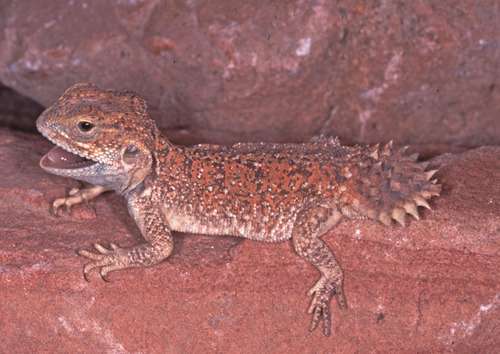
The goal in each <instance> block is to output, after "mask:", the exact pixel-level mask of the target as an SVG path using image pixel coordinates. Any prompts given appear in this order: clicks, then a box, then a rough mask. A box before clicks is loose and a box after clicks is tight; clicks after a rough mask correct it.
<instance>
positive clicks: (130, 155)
mask: <svg viewBox="0 0 500 354" xmlns="http://www.w3.org/2000/svg"><path fill="white" fill-rule="evenodd" d="M141 155H144V154H142V153H141V151H140V150H139V148H138V147H137V146H136V145H133V144H130V145H128V146H127V147H126V148H125V149H124V150H123V153H122V161H123V162H124V164H125V165H135V164H136V163H137V162H138V160H140V158H141Z"/></svg>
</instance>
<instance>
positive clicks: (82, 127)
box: [78, 120, 94, 133]
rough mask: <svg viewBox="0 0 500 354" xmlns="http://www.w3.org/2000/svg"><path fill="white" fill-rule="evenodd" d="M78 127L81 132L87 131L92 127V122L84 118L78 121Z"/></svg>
mask: <svg viewBox="0 0 500 354" xmlns="http://www.w3.org/2000/svg"><path fill="white" fill-rule="evenodd" d="M78 129H80V130H81V131H82V132H84V133H87V132H89V131H91V130H92V129H94V124H92V123H90V122H87V121H85V120H82V121H80V122H78Z"/></svg>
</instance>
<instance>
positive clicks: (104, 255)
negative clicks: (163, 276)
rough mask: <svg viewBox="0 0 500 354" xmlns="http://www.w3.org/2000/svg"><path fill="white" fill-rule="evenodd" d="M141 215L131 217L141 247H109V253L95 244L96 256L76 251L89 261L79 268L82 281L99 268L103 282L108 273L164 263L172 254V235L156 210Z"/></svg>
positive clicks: (146, 210) (145, 208)
mask: <svg viewBox="0 0 500 354" xmlns="http://www.w3.org/2000/svg"><path fill="white" fill-rule="evenodd" d="M141 210H143V212H141V213H139V212H137V213H132V214H133V216H134V217H135V219H136V223H137V224H138V226H139V229H140V230H141V232H142V235H143V237H144V239H145V240H146V241H145V242H144V243H142V244H139V245H137V246H134V247H131V248H121V247H118V246H117V245H115V244H113V243H111V244H110V249H107V248H105V247H103V246H102V245H100V244H98V243H96V244H95V245H94V247H95V249H96V250H97V251H98V253H93V252H89V251H87V250H80V251H78V254H79V255H80V256H83V257H86V258H89V259H90V260H91V262H90V263H88V264H86V265H85V266H84V268H83V274H84V277H85V279H88V274H89V272H90V271H92V270H93V269H96V268H100V270H99V274H100V275H101V277H102V278H103V279H104V280H107V279H106V275H107V274H108V273H109V272H112V271H115V270H120V269H125V268H132V267H148V266H152V265H155V264H157V263H159V262H161V261H162V260H164V259H166V258H167V257H168V256H169V255H170V254H171V253H172V250H173V247H174V243H173V239H172V233H171V231H170V229H169V228H168V225H167V223H166V222H165V220H164V217H163V215H162V213H161V211H160V209H159V208H155V207H154V206H153V207H144V208H141Z"/></svg>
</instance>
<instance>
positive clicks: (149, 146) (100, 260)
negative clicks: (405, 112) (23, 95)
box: [37, 84, 441, 335]
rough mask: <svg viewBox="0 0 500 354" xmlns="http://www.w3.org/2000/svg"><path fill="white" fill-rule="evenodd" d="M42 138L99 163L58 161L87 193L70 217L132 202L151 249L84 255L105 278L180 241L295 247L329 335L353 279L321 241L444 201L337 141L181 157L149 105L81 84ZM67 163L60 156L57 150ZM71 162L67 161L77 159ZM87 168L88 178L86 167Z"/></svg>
mask: <svg viewBox="0 0 500 354" xmlns="http://www.w3.org/2000/svg"><path fill="white" fill-rule="evenodd" d="M37 127H38V129H39V131H40V132H41V133H42V134H43V135H44V136H46V137H47V138H48V139H50V140H51V141H52V142H54V143H55V144H57V145H58V146H59V147H61V148H63V149H64V150H66V151H70V152H72V153H73V154H77V155H79V156H82V157H85V158H87V159H89V160H92V161H93V162H95V163H92V162H89V161H83V162H82V161H77V162H78V163H79V164H82V165H78V164H77V163H76V162H75V163H74V165H73V166H70V167H71V168H70V167H68V166H64V164H63V162H64V161H63V160H65V159H66V158H64V159H60V160H61V161H59V163H57V162H56V163H54V161H53V160H57V158H56V157H54V156H56V155H55V154H52V155H51V153H49V154H47V155H46V157H44V158H43V159H42V161H41V166H42V167H43V168H44V169H46V170H47V171H48V172H51V173H54V174H58V175H62V176H67V177H71V178H75V179H79V180H82V181H86V182H89V183H91V184H93V185H94V187H92V188H89V189H85V190H82V191H78V190H75V191H73V192H72V195H70V196H69V197H66V198H59V199H57V200H56V201H55V202H54V205H53V206H54V208H55V209H58V208H59V207H61V206H67V207H70V206H71V205H74V204H77V203H80V202H82V201H84V200H90V199H92V198H95V197H97V196H98V195H99V194H101V193H103V192H104V191H106V190H115V191H116V192H118V193H120V194H122V195H123V196H124V197H125V199H126V200H127V203H128V208H129V211H130V214H131V216H132V217H133V218H134V219H135V221H136V223H137V225H138V227H139V229H140V230H141V233H142V235H143V236H144V239H145V242H144V243H142V244H139V245H137V246H135V247H132V248H120V247H119V246H117V245H115V244H111V245H110V248H109V249H108V248H105V247H103V246H102V245H99V244H95V249H96V251H97V252H90V251H87V250H80V251H79V254H80V255H81V256H83V257H86V258H88V259H90V263H88V264H87V265H85V267H84V274H85V277H87V276H88V274H89V272H90V271H91V270H93V269H97V270H99V272H100V274H101V276H102V277H103V278H104V279H106V275H107V274H108V273H109V272H111V271H115V270H119V269H124V268H130V267H144V266H151V265H154V264H157V263H159V262H161V261H162V260H164V259H166V258H167V257H168V256H169V255H170V254H171V252H172V249H173V241H172V231H180V232H189V233H199V234H210V235H229V236H237V237H244V238H248V239H253V240H259V241H268V242H277V241H284V240H289V239H291V240H292V242H293V246H294V248H295V251H296V252H297V254H298V255H299V256H301V257H303V258H304V259H306V260H307V261H308V262H310V263H311V264H312V265H313V266H315V267H316V268H317V269H318V271H319V272H320V274H321V277H320V279H319V280H318V282H317V283H316V284H315V285H314V286H313V287H312V288H311V290H310V292H309V294H310V295H311V296H312V302H311V306H310V308H309V313H311V314H312V322H311V330H313V329H315V328H316V327H317V326H318V324H319V323H321V322H322V323H323V332H324V334H325V335H329V334H330V327H331V318H330V300H331V298H332V297H333V296H335V297H336V300H337V303H338V304H339V306H340V307H341V308H345V307H346V306H347V305H346V300H345V297H344V293H343V288H342V283H343V273H342V270H341V268H340V266H339V264H338V263H337V261H336V260H335V257H334V255H333V253H332V252H331V250H330V249H329V247H328V246H327V245H326V244H325V242H324V241H322V239H321V236H322V235H324V234H326V233H327V232H328V231H330V230H332V229H333V228H334V227H335V225H336V224H337V223H338V222H339V221H340V220H341V219H342V218H344V217H347V218H357V219H366V218H370V219H373V220H378V221H380V222H382V223H384V224H386V225H390V224H391V223H392V220H395V221H397V222H398V223H400V224H401V225H405V217H406V214H410V215H413V216H414V217H415V218H418V211H417V208H418V206H424V207H429V205H428V203H427V201H426V200H427V199H429V198H431V197H433V196H437V195H439V192H440V189H441V187H440V185H439V184H437V183H436V180H431V178H432V175H433V174H434V173H435V171H426V167H427V166H426V165H425V164H424V163H417V162H416V156H406V155H405V154H404V151H403V150H399V151H395V150H394V149H393V148H392V144H387V145H386V146H384V147H382V148H380V147H379V146H373V147H360V146H355V147H345V146H341V145H340V144H339V142H338V141H337V140H336V139H331V138H329V139H327V138H318V139H315V140H313V141H311V142H309V143H305V144H267V143H260V144H259V143H257V144H245V143H240V144H236V145H233V146H231V147H223V146H216V145H197V146H193V147H181V146H175V145H173V144H171V143H170V142H169V141H168V140H167V139H166V138H164V137H163V136H161V134H160V132H159V131H158V129H157V128H156V125H155V124H154V122H153V120H152V119H151V118H150V117H149V115H148V113H147V108H146V104H145V102H144V100H143V99H142V98H140V97H138V96H136V95H134V94H133V93H127V92H123V93H120V92H113V91H106V90H101V89H99V88H97V87H96V86H93V85H90V84H77V85H75V86H73V87H71V88H69V89H68V90H67V91H66V92H65V93H64V94H63V96H62V97H61V98H59V100H58V101H57V102H56V103H55V104H54V105H53V106H52V107H50V108H48V109H47V110H46V111H45V112H44V113H43V114H42V115H41V116H40V118H39V119H38V121H37ZM59 151H60V152H61V150H60V149H59ZM68 155H69V154H68ZM81 166H83V167H81Z"/></svg>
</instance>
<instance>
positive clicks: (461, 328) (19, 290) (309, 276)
mask: <svg viewBox="0 0 500 354" xmlns="http://www.w3.org/2000/svg"><path fill="white" fill-rule="evenodd" d="M48 148H49V144H48V143H47V142H46V141H44V140H43V139H42V138H39V137H37V136H33V135H28V134H21V133H13V132H11V131H8V130H5V129H4V130H1V129H0V168H1V170H2V178H1V179H0V201H1V203H0V333H2V340H1V341H0V352H12V350H13V348H15V350H16V351H17V352H51V353H63V352H64V353H68V352H71V353H83V352H105V353H139V352H140V353H186V352H194V353H202V352H203V353H207V352H220V353H241V352H248V353H271V352H272V353H285V352H287V353H353V352H399V353H402V352H456V353H472V352H474V353H494V352H497V350H498V348H500V276H499V274H500V147H482V148H478V149H475V150H471V151H467V152H465V153H463V154H459V155H451V154H448V155H441V156H439V157H437V158H435V159H434V160H433V163H435V164H439V165H440V166H441V169H440V171H439V173H438V175H437V177H438V178H439V179H440V181H441V182H442V183H443V186H444V188H443V194H442V197H441V198H438V199H436V200H433V202H432V207H433V209H434V211H432V212H428V211H424V212H423V213H422V220H421V221H420V222H411V223H410V225H409V226H408V227H406V228H402V227H398V226H394V227H391V228H387V227H383V226H382V225H379V224H376V223H374V222H370V221H364V222H361V221H349V222H343V223H342V224H341V225H340V226H339V227H338V228H337V229H336V230H335V232H333V233H332V234H331V235H329V236H327V237H326V238H325V239H326V240H327V242H328V243H329V244H330V246H331V247H332V248H333V249H334V251H335V253H336V255H337V257H338V259H339V261H340V262H341V265H342V267H343V269H344V270H345V292H346V295H347V299H348V303H349V309H348V310H346V311H341V310H339V309H338V308H337V307H336V305H335V304H334V303H333V304H332V312H333V317H334V323H333V334H332V336H331V337H329V338H325V337H323V336H322V334H321V333H320V331H316V332H313V333H310V332H309V331H308V330H307V328H308V326H309V321H310V317H309V315H308V314H307V313H306V308H307V306H308V304H309V301H310V300H309V298H308V297H307V295H306V292H307V290H308V289H309V288H310V287H311V286H312V285H313V284H314V282H315V281H316V279H317V277H318V274H317V273H316V271H315V270H314V269H313V268H312V267H311V266H310V265H308V264H307V263H306V262H304V261H302V260H301V259H299V257H297V256H296V255H295V254H294V252H293V249H292V247H291V246H290V244H288V243H286V242H285V243H281V244H265V243H258V242H252V241H246V240H245V241H242V240H237V239H233V238H227V237H206V236H197V235H179V237H177V238H176V245H175V247H176V248H175V251H174V252H175V253H174V255H173V256H172V257H171V258H170V259H169V260H167V261H165V262H163V263H162V264H160V265H158V266H156V267H153V268H149V269H132V270H129V271H122V272H117V273H113V274H111V276H110V279H111V282H109V283H105V282H103V281H102V280H100V279H99V278H98V277H97V276H94V277H92V279H91V281H90V282H86V281H85V280H84V279H83V277H82V265H83V264H84V260H83V259H81V258H80V257H78V256H77V255H76V254H75V250H76V249H78V248H82V247H85V248H90V247H91V245H92V243H94V242H97V241H100V242H104V243H108V242H116V243H118V244H120V245H122V246H128V245H133V244H135V243H137V242H138V239H139V237H140V235H139V232H138V230H136V228H135V226H134V224H133V222H132V220H131V219H130V217H129V216H128V214H127V211H126V208H125V205H124V203H123V200H121V198H120V197H119V196H116V195H114V194H109V195H105V196H102V197H101V198H99V199H98V200H96V201H95V202H93V203H91V204H89V205H81V206H78V207H75V208H74V210H73V212H72V214H71V215H66V216H61V217H59V218H56V217H54V216H51V215H50V214H49V212H48V210H49V203H50V201H51V200H53V199H54V198H55V197H57V196H60V195H62V194H63V193H65V191H67V190H68V189H69V188H70V187H73V186H76V185H77V182H75V181H71V180H68V179H64V178H59V177H56V176H51V175H48V174H46V173H44V172H43V171H42V170H41V169H40V168H39V167H38V160H39V158H40V157H41V155H42V153H41V152H40V151H45V150H47V149H48Z"/></svg>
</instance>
